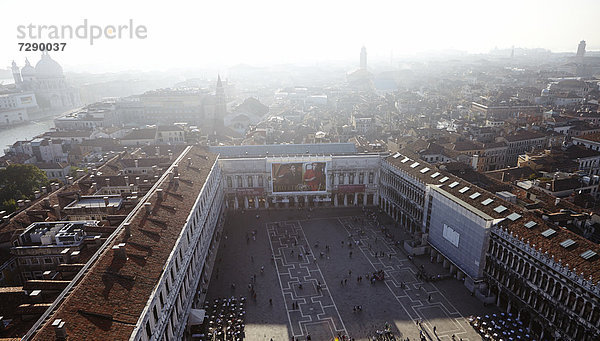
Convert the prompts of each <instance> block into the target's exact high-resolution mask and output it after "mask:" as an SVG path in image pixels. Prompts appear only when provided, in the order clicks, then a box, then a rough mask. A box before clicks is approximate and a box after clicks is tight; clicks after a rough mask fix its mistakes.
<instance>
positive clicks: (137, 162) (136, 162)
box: [133, 159, 140, 168]
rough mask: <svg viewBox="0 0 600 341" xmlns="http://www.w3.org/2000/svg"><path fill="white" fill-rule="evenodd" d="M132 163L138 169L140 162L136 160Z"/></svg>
mask: <svg viewBox="0 0 600 341" xmlns="http://www.w3.org/2000/svg"><path fill="white" fill-rule="evenodd" d="M133 163H134V164H135V168H138V167H139V165H140V161H139V160H138V159H135V160H133Z"/></svg>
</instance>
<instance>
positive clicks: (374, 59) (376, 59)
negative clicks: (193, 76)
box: [1, 46, 600, 74]
mask: <svg viewBox="0 0 600 341" xmlns="http://www.w3.org/2000/svg"><path fill="white" fill-rule="evenodd" d="M512 48H513V47H512V46H511V47H497V48H494V49H491V50H489V51H487V52H478V53H470V52H467V51H463V50H457V49H443V50H430V51H423V52H419V53H415V54H414V55H398V56H393V61H394V62H395V63H396V62H397V63H401V62H419V61H428V60H431V59H435V58H437V57H439V58H444V57H446V58H449V59H456V58H460V57H476V56H492V57H500V55H494V54H493V52H494V51H510V50H511V49H512ZM514 49H515V50H525V51H533V50H546V51H548V52H550V53H551V54H557V55H560V54H572V55H576V51H552V50H550V49H546V48H543V47H531V48H530V47H517V46H515V47H514ZM368 51H369V49H368V47H367V53H369V52H368ZM358 52H360V49H358ZM450 52H452V54H450ZM49 54H50V56H51V57H52V59H54V60H55V61H57V62H58V63H59V64H60V65H61V66H62V67H63V69H64V70H65V72H69V73H90V74H110V73H115V74H118V73H127V72H144V73H146V72H169V71H173V70H179V71H183V70H186V69H188V70H201V69H215V68H217V69H218V68H223V71H225V70H226V69H227V68H232V67H236V66H249V67H260V68H262V67H266V68H268V67H277V66H286V65H289V66H317V65H319V64H325V65H330V64H334V65H339V66H349V65H352V64H356V67H358V59H359V58H358V53H357V54H356V56H354V57H353V58H352V57H349V58H345V59H321V60H316V59H315V60H303V61H295V62H283V61H281V62H277V61H271V62H269V63H261V62H260V61H259V62H255V63H248V62H238V63H235V62H234V63H231V64H228V65H218V64H213V63H209V64H203V65H199V64H198V65H185V66H184V65H180V66H177V67H169V68H161V69H157V68H142V69H140V68H135V67H131V68H126V67H125V68H117V69H114V68H110V69H105V70H101V69H102V68H101V67H98V66H93V67H92V69H96V70H97V71H88V67H89V66H91V64H75V65H73V64H65V63H63V62H62V61H61V60H60V57H61V54H60V52H50V53H49ZM587 54H600V49H599V50H589V49H587V48H586V55H587ZM40 57H41V52H31V53H29V54H28V55H27V56H23V57H22V60H16V59H15V62H16V63H17V66H18V67H19V68H22V67H23V66H24V65H25V58H27V59H29V62H30V63H31V65H32V66H35V64H36V63H37V62H38V61H39V59H40ZM507 57H508V56H507ZM517 57H519V56H518V55H517ZM5 63H7V65H6V66H4V67H2V68H1V69H2V70H9V71H10V64H11V63H12V60H10V61H8V62H5ZM369 64H370V65H373V64H377V65H381V64H390V57H389V56H388V58H387V59H386V58H385V57H384V56H369Z"/></svg>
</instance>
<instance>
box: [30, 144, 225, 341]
mask: <svg viewBox="0 0 600 341" xmlns="http://www.w3.org/2000/svg"><path fill="white" fill-rule="evenodd" d="M205 156H207V158H205ZM188 157H190V158H191V159H192V162H193V165H194V167H193V168H188V167H183V166H181V165H180V166H179V173H180V175H179V177H180V179H181V180H182V181H180V182H179V185H178V187H174V186H171V185H170V182H169V181H168V180H165V181H163V182H162V183H160V184H159V186H158V187H159V188H162V189H163V190H164V192H165V195H164V199H163V201H162V203H161V205H157V195H156V193H155V192H153V193H152V194H151V195H150V198H149V201H148V202H150V203H152V207H153V211H152V214H151V218H152V220H150V219H148V217H147V216H146V213H145V209H143V207H142V206H140V209H139V210H138V211H137V212H136V213H135V214H134V215H133V218H132V219H131V221H130V223H131V225H130V226H131V236H130V237H129V238H125V236H124V231H123V230H121V231H120V232H119V235H117V236H116V238H114V239H113V241H112V243H111V245H109V246H108V247H107V248H106V249H105V251H104V252H103V253H102V254H101V255H100V256H99V258H98V259H97V260H96V262H95V263H94V264H93V265H92V267H91V268H90V269H89V271H88V273H86V274H85V276H84V277H83V279H82V280H81V281H80V282H79V283H78V284H77V286H75V287H74V288H73V289H72V292H71V293H70V295H69V296H67V297H66V299H65V300H64V301H63V302H62V304H61V305H60V306H59V307H58V308H57V310H56V311H55V312H54V314H53V315H52V316H51V317H50V318H49V319H47V321H46V322H45V324H44V325H43V326H42V327H41V329H40V330H39V331H38V333H37V334H36V335H35V337H34V338H35V339H37V340H48V339H53V338H54V329H53V328H52V326H51V323H52V321H54V320H55V319H57V318H59V319H62V320H63V321H66V323H67V330H68V334H69V338H73V339H76V340H84V339H102V340H125V339H128V338H129V337H130V335H131V333H132V331H133V330H134V327H135V324H136V323H137V321H138V318H139V317H140V315H141V313H142V311H143V310H144V307H145V306H146V303H147V301H148V299H149V297H150V295H151V293H152V291H153V290H154V287H155V286H156V284H157V283H158V281H159V279H160V276H161V275H162V273H163V268H164V266H165V263H166V261H167V260H168V257H169V255H170V253H171V250H172V249H173V247H174V245H175V242H176V241H177V238H178V237H179V234H180V231H181V228H182V227H183V226H184V224H185V222H186V219H187V217H188V215H189V212H190V210H191V208H192V206H193V204H194V203H195V199H196V197H197V196H198V194H199V192H200V190H201V189H202V186H203V184H204V181H205V180H206V176H207V175H208V173H209V171H210V169H211V167H212V166H213V164H214V163H215V161H216V156H215V155H214V154H209V153H208V152H207V151H206V150H205V149H203V148H201V147H192V148H191V149H190V150H189V152H188V153H187V154H186V155H184V156H183V158H188ZM183 180H186V181H183ZM187 180H189V181H187ZM169 193H176V194H177V195H170V194H169ZM162 205H164V207H166V206H171V207H173V206H174V207H177V210H176V211H174V212H173V211H172V210H167V209H165V208H162V207H163V206H162ZM156 222H164V223H160V224H159V223H156ZM122 242H125V243H127V246H126V250H127V254H128V256H129V259H127V260H120V259H118V258H116V257H115V256H114V254H113V251H112V250H111V248H112V246H114V245H116V244H119V243H122Z"/></svg>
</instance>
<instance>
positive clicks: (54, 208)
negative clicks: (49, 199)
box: [52, 204, 61, 220]
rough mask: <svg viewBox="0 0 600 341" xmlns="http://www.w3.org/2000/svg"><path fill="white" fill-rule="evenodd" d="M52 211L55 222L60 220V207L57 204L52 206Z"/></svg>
mask: <svg viewBox="0 0 600 341" xmlns="http://www.w3.org/2000/svg"><path fill="white" fill-rule="evenodd" d="M52 209H53V210H54V215H55V216H56V220H60V219H61V217H60V206H59V205H58V204H56V205H52Z"/></svg>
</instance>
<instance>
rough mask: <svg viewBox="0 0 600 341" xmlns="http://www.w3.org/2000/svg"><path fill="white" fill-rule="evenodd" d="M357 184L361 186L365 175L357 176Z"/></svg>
mask: <svg viewBox="0 0 600 341" xmlns="http://www.w3.org/2000/svg"><path fill="white" fill-rule="evenodd" d="M358 183H359V184H361V185H362V184H364V183H365V174H364V173H359V174H358Z"/></svg>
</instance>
